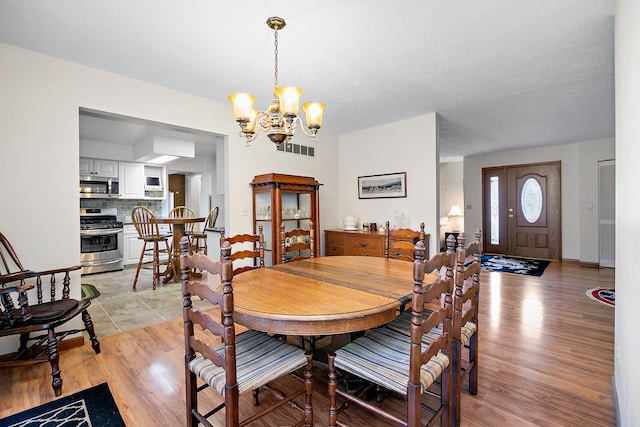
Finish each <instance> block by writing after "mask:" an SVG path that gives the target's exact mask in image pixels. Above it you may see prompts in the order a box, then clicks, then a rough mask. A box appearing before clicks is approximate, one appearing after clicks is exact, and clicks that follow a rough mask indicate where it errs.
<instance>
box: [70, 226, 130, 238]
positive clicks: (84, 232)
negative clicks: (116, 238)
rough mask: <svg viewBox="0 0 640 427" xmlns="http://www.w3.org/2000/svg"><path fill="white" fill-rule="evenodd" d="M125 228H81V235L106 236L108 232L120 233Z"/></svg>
mask: <svg viewBox="0 0 640 427" xmlns="http://www.w3.org/2000/svg"><path fill="white" fill-rule="evenodd" d="M123 231H124V230H123V229H122V228H118V229H110V230H108V229H104V228H102V229H98V230H80V236H81V237H82V236H104V235H107V234H118V233H122V232H123Z"/></svg>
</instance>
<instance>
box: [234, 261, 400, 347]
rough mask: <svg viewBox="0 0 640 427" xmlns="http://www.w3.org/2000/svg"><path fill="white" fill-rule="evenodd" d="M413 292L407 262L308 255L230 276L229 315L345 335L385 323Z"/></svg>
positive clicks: (270, 327)
mask: <svg viewBox="0 0 640 427" xmlns="http://www.w3.org/2000/svg"><path fill="white" fill-rule="evenodd" d="M412 292H413V263H411V262H407V261H401V260H394V259H387V258H378V257H358V256H330V257H320V258H311V259H307V260H301V261H295V262H291V263H286V264H278V265H275V266H271V267H267V268H258V269H254V270H250V271H246V272H244V273H242V274H239V275H237V276H234V277H233V296H234V320H235V321H236V322H238V323H239V324H241V325H243V326H245V327H247V328H250V329H255V330H259V331H264V332H268V333H274V334H283V335H299V336H314V335H338V334H348V333H350V332H357V331H363V330H366V329H370V328H374V327H377V326H380V325H383V324H385V323H388V322H390V321H391V320H393V319H394V318H395V317H396V315H397V314H398V310H399V308H400V306H401V305H402V304H403V303H406V302H408V301H409V300H410V298H411V295H412Z"/></svg>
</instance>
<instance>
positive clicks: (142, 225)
mask: <svg viewBox="0 0 640 427" xmlns="http://www.w3.org/2000/svg"><path fill="white" fill-rule="evenodd" d="M131 220H132V221H133V225H134V226H135V227H136V231H137V232H138V239H140V240H142V241H143V242H144V244H143V245H142V251H141V252H140V260H138V268H137V269H136V277H135V279H133V289H135V288H136V284H137V283H138V275H139V274H140V269H141V268H147V269H152V270H153V289H156V284H157V282H158V280H160V266H162V265H166V266H167V269H169V268H171V270H172V271H173V272H174V276H177V274H176V271H175V269H174V266H173V262H172V260H171V248H170V247H169V238H170V237H171V235H170V234H160V227H159V226H158V220H157V218H156V216H155V215H154V213H153V212H151V211H150V210H149V209H148V208H146V207H144V206H136V207H135V208H133V211H132V212H131ZM149 245H150V246H149ZM163 254H166V255H167V259H166V260H161V259H160V255H163ZM145 256H147V257H148V256H151V257H152V261H144V258H145Z"/></svg>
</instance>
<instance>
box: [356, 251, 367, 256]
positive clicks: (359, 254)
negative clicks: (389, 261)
mask: <svg viewBox="0 0 640 427" xmlns="http://www.w3.org/2000/svg"><path fill="white" fill-rule="evenodd" d="M358 256H370V254H361V253H360V252H358Z"/></svg>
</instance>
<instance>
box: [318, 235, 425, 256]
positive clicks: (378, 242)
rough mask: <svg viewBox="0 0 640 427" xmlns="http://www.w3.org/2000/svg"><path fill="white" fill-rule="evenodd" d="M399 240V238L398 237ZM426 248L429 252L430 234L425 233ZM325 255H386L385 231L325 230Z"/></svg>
mask: <svg viewBox="0 0 640 427" xmlns="http://www.w3.org/2000/svg"><path fill="white" fill-rule="evenodd" d="M396 240H398V239H396ZM424 240H425V249H426V253H427V254H429V235H428V234H425V236H424ZM324 241H325V255H326V256H336V255H348V256H376V257H384V233H376V232H369V231H347V230H340V229H337V230H325V231H324Z"/></svg>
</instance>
